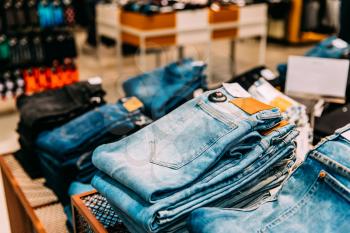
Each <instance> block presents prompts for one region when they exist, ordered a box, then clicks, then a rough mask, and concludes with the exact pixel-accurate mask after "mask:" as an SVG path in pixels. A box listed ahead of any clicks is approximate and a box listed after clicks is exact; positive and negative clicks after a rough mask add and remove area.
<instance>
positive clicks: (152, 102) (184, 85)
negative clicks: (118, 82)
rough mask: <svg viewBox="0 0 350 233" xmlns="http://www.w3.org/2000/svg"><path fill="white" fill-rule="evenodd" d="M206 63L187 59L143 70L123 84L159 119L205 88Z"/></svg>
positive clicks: (127, 90) (146, 109)
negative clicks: (142, 72) (145, 71)
mask: <svg viewBox="0 0 350 233" xmlns="http://www.w3.org/2000/svg"><path fill="white" fill-rule="evenodd" d="M205 68H206V65H205V64H204V63H203V62H198V61H193V60H191V59H185V60H182V61H180V62H178V63H172V64H169V65H168V66H166V67H163V68H159V69H156V70H154V71H152V72H149V73H145V74H142V75H140V76H137V77H135V78H132V79H129V80H127V81H126V82H125V83H124V84H123V89H124V91H125V94H126V96H129V97H131V96H136V97H137V98H139V99H140V100H141V101H142V103H143V104H144V105H145V113H146V114H147V115H148V116H150V117H151V118H152V119H158V118H160V117H162V116H164V115H165V114H167V113H169V112H170V111H172V110H174V109H175V108H177V107H178V106H180V105H181V104H183V103H185V102H186V101H187V100H189V99H192V98H193V93H194V91H196V90H197V89H205V88H206V87H207V85H206V75H205V74H204V70H205Z"/></svg>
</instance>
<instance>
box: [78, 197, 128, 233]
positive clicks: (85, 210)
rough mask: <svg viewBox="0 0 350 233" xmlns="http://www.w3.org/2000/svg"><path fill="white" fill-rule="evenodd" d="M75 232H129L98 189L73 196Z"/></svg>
mask: <svg viewBox="0 0 350 233" xmlns="http://www.w3.org/2000/svg"><path fill="white" fill-rule="evenodd" d="M72 209H73V218H74V232H75V233H85V232H95V233H108V232H109V233H128V232H129V231H128V230H127V228H126V227H125V226H124V225H123V223H122V221H121V220H120V219H119V217H118V215H117V214H116V213H115V212H114V210H113V209H112V207H111V206H110V205H109V204H108V202H107V200H106V198H105V197H103V196H102V195H100V194H99V193H98V192H97V191H91V192H87V193H83V194H78V195H75V196H73V197H72Z"/></svg>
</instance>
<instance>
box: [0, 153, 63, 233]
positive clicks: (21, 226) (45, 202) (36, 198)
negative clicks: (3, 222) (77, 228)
mask: <svg viewBox="0 0 350 233" xmlns="http://www.w3.org/2000/svg"><path fill="white" fill-rule="evenodd" d="M0 167H1V172H2V176H3V181H4V190H5V196H6V201H7V206H8V213H9V218H10V225H11V231H12V233H23V232H33V231H34V232H37V233H47V232H50V233H51V232H55V233H63V232H67V229H66V227H65V222H66V218H65V215H64V212H63V208H62V206H61V205H60V204H58V199H57V197H56V196H55V195H54V193H53V192H52V191H51V190H50V189H48V188H46V187H45V186H44V182H45V181H44V179H35V180H33V179H31V178H30V177H29V176H28V175H27V174H26V172H25V171H24V170H23V168H22V167H21V165H20V164H19V163H18V162H17V160H16V159H15V157H14V156H13V155H12V154H7V155H2V156H0ZM53 229H55V230H54V231H53Z"/></svg>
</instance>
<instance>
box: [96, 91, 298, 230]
mask: <svg viewBox="0 0 350 233" xmlns="http://www.w3.org/2000/svg"><path fill="white" fill-rule="evenodd" d="M219 90H220V91H221V92H222V93H224V94H225V95H226V96H227V97H228V98H227V99H228V100H226V101H225V102H223V103H216V102H210V101H209V100H208V99H209V98H208V97H210V96H211V94H212V93H214V92H215V91H211V92H207V93H204V94H203V95H202V96H200V97H198V98H196V99H194V100H191V101H189V102H187V103H186V104H184V105H182V106H181V107H179V108H178V109H176V110H174V111H173V112H171V113H170V114H168V115H166V116H164V117H163V118H161V119H160V120H158V121H156V122H154V123H153V124H151V125H150V126H148V127H146V128H144V129H142V130H140V131H139V132H137V133H135V134H133V135H132V136H129V137H127V138H124V139H122V140H121V141H119V142H117V143H112V144H107V145H104V146H101V147H99V148H98V149H96V150H95V152H94V156H93V163H94V165H95V166H96V167H97V168H98V169H99V170H101V171H102V172H104V173H105V174H102V173H100V174H98V175H96V176H95V177H94V179H93V181H92V184H93V186H94V187H95V188H96V189H97V190H98V191H99V192H101V193H102V194H103V195H105V196H106V198H107V199H108V200H109V201H110V202H111V204H112V206H114V207H115V208H116V210H117V212H119V214H120V215H121V218H123V217H122V216H123V215H127V217H126V221H127V222H136V226H137V227H139V228H141V229H143V231H148V232H157V231H160V230H161V231H165V230H169V227H173V226H174V223H176V222H177V221H180V220H181V219H182V218H183V217H184V216H185V215H186V214H188V213H189V212H190V211H191V210H193V209H195V208H198V207H201V206H203V205H206V204H209V203H210V202H213V201H216V200H218V199H220V198H223V197H225V196H226V195H228V194H229V193H232V192H235V191H238V190H239V189H240V188H243V187H244V186H245V185H247V184H249V183H250V182H252V181H253V180H255V179H257V178H259V177H261V176H263V175H264V173H265V172H266V171H268V170H269V168H270V167H271V166H272V165H274V164H275V163H277V162H278V161H280V160H282V159H284V158H285V157H288V156H289V155H290V154H292V153H293V151H294V149H295V145H294V144H293V140H294V139H295V137H296V136H297V135H298V133H297V132H295V131H294V130H293V128H294V127H293V126H291V125H287V126H285V127H282V128H280V129H277V130H275V131H273V132H272V133H270V134H269V135H268V136H264V137H263V136H262V135H261V134H259V133H258V132H256V130H266V129H269V128H271V127H273V126H275V125H276V124H277V123H279V122H280V121H281V119H282V118H281V115H280V113H279V111H278V110H276V109H274V108H271V109H270V110H265V111H260V112H257V113H255V114H252V115H249V114H247V113H246V112H244V111H242V110H241V109H240V108H238V107H237V106H236V105H234V104H232V103H231V102H229V101H230V100H232V99H235V98H234V97H232V96H230V95H229V93H227V92H226V91H225V89H223V88H222V89H219ZM170 155H171V156H170ZM128 227H129V228H134V227H135V226H128ZM137 227H136V228H137ZM135 231H137V232H139V230H135Z"/></svg>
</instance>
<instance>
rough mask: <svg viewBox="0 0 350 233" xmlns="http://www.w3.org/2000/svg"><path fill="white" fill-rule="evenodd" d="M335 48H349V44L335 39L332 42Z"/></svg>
mask: <svg viewBox="0 0 350 233" xmlns="http://www.w3.org/2000/svg"><path fill="white" fill-rule="evenodd" d="M332 44H333V46H334V47H336V48H338V49H345V48H347V47H348V43H346V42H345V41H343V40H342V39H339V38H338V39H335V40H333V42H332Z"/></svg>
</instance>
